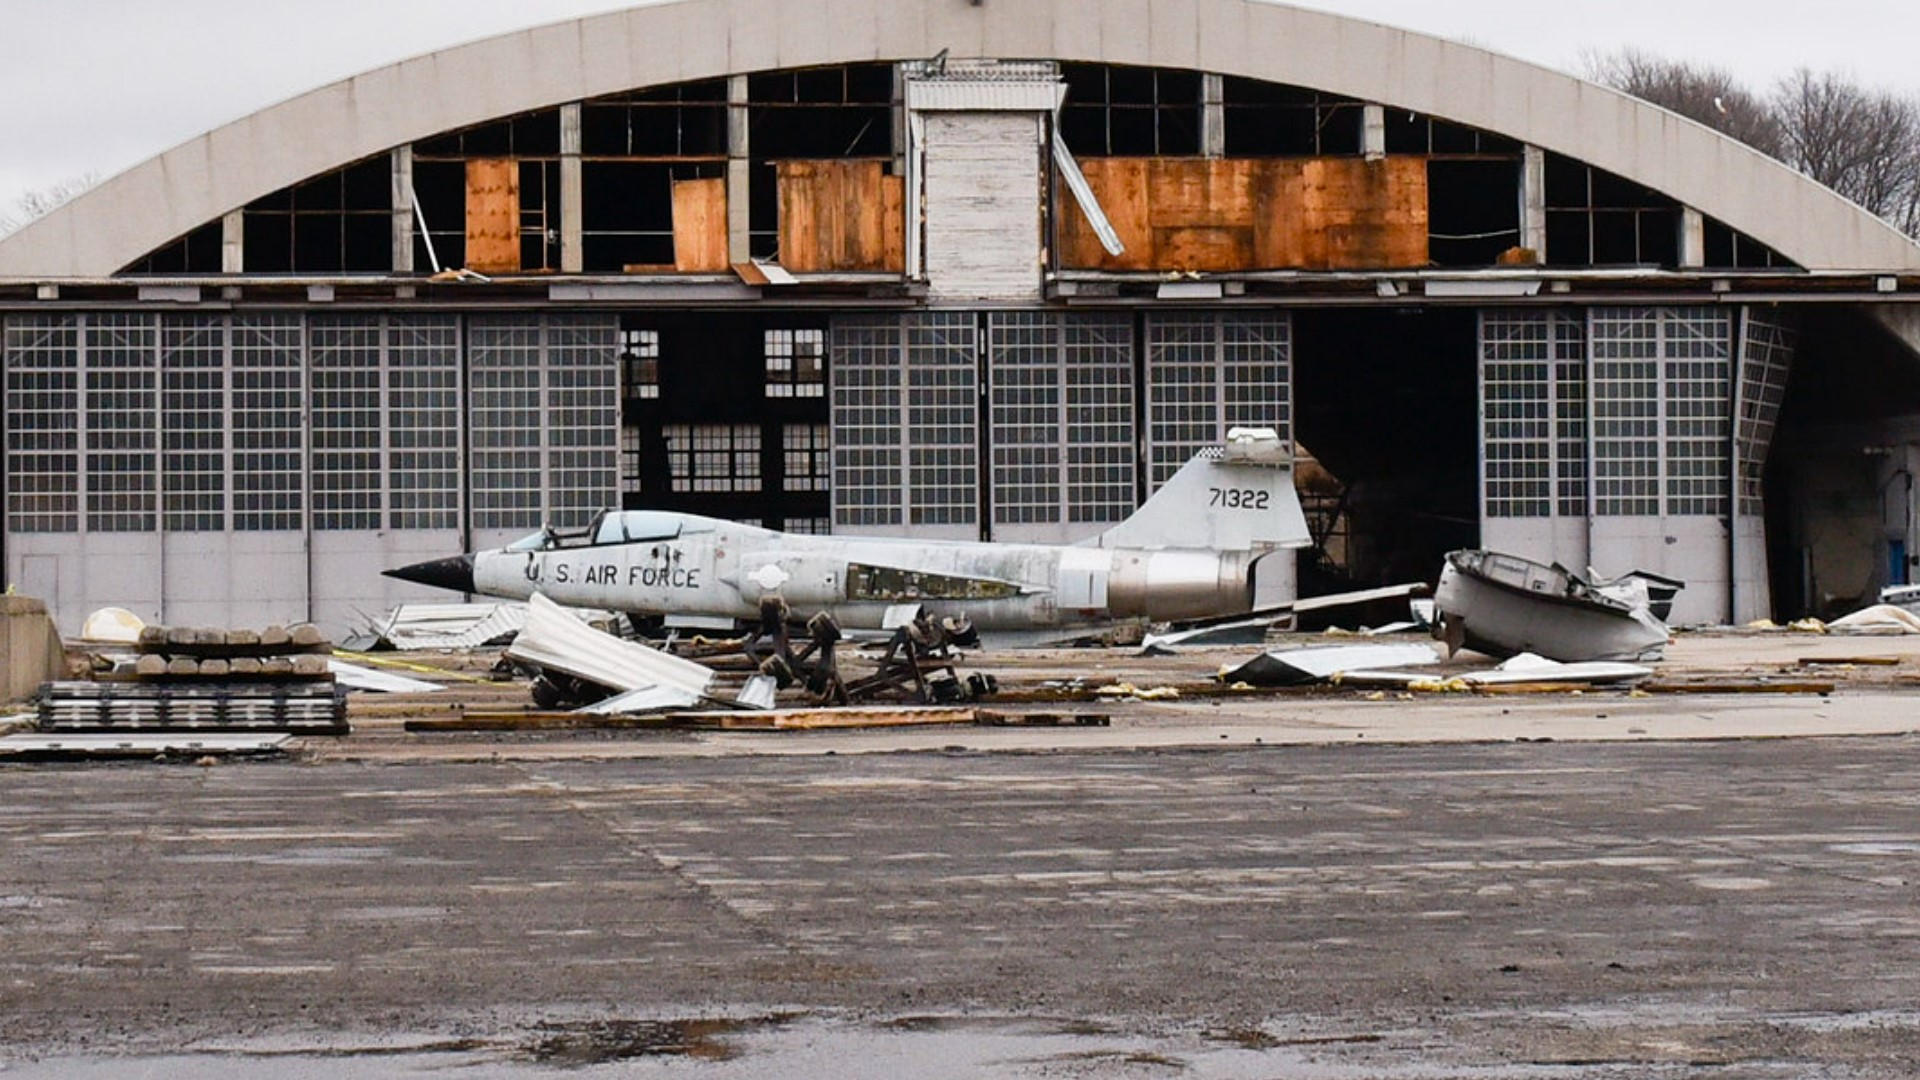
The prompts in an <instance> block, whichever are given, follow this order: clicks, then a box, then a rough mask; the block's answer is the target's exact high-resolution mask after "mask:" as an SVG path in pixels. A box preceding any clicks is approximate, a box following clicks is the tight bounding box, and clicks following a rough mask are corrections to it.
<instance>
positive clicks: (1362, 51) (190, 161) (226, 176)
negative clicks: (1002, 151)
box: [0, 0, 1920, 280]
mask: <svg viewBox="0 0 1920 1080" xmlns="http://www.w3.org/2000/svg"><path fill="white" fill-rule="evenodd" d="M941 49H950V50H951V51H952V55H954V56H957V57H972V56H982V57H997V58H1003V59H1017V58H1044V59H1059V60H1074V61H1090V62H1105V63H1116V64H1139V65H1152V66H1163V67H1176V68H1191V69H1197V70H1203V71H1212V72H1219V73H1222V74H1228V75H1239V76H1245V77H1248V78H1253V79H1262V80H1267V81H1270V82H1276V83H1286V84H1292V85H1296V86H1304V87H1312V88H1315V89H1320V90H1325V91H1329V92H1332V93H1337V94H1342V95H1346V96H1349V97H1353V98H1359V99H1361V100H1365V101H1376V102H1381V103H1384V104H1386V105H1388V106H1393V107H1398V108H1404V109H1410V110H1413V111H1416V112H1421V113H1427V114H1430V115H1433V116H1438V117H1443V118H1445V119H1448V120H1453V121H1456V122H1459V123H1462V124H1468V125H1471V126H1474V127H1478V128H1482V129H1485V130H1488V131H1493V132H1498V133H1501V134H1504V135H1507V136H1509V137H1512V138H1515V139H1519V140H1521V141H1523V142H1526V143H1530V144H1532V145H1535V146H1540V147H1544V148H1546V149H1549V150H1553V151H1556V152H1558V153H1561V154H1565V155H1567V156H1569V157H1572V158H1575V159H1578V160H1581V161H1585V162H1587V163H1589V164H1592V165H1595V166H1598V167H1599V168H1602V169H1606V170H1608V171H1609V172H1614V173H1618V174H1620V175H1622V176H1626V177H1630V178H1632V179H1634V180H1637V181H1639V182H1641V183H1643V184H1646V185H1647V186H1649V187H1652V188H1654V189H1656V190H1658V191H1661V192H1664V193H1666V194H1667V195H1669V196H1671V197H1672V198H1675V199H1678V200H1679V201H1680V202H1682V203H1685V204H1687V205H1690V206H1693V207H1696V208H1698V209H1700V210H1702V211H1703V212H1705V213H1707V214H1709V215H1711V216H1713V217H1715V218H1718V219H1720V220H1721V221H1723V222H1726V223H1727V224H1728V225H1730V226H1732V227H1733V228H1734V229H1737V230H1739V231H1740V232H1743V233H1746V234H1747V235H1749V236H1752V237H1754V238H1755V239H1758V240H1760V241H1761V242H1763V243H1765V244H1767V245H1769V246H1771V247H1773V248H1774V249H1775V250H1777V251H1779V252H1780V253H1781V254H1783V255H1785V256H1786V257H1787V258H1788V259H1791V260H1792V261H1794V262H1796V263H1798V264H1800V265H1801V266H1804V267H1806V268H1808V269H1810V270H1856V271H1893V270H1920V246H1917V245H1916V244H1914V243H1913V242H1912V241H1910V240H1908V239H1907V238H1906V237H1905V236H1903V235H1901V234H1900V233H1899V232H1898V231H1897V230H1895V229H1893V228H1892V227H1890V226H1888V225H1886V224H1885V223H1884V222H1882V221H1880V220H1879V219H1878V218H1876V217H1874V216H1873V215H1871V214H1869V213H1867V212H1866V211H1864V210H1861V209H1860V208H1859V207H1857V206H1855V205H1853V204H1852V203H1849V202H1848V201H1846V200H1845V199H1843V198H1841V197H1840V196H1839V195H1836V194H1834V193H1833V192H1832V191H1830V190H1828V189H1826V188H1824V187H1821V186H1820V185H1818V184H1815V183H1813V182H1811V181H1809V180H1807V179H1806V178H1804V177H1802V176H1801V175H1799V174H1798V173H1796V172H1794V171H1792V170H1790V169H1788V168H1786V167H1785V166H1783V165H1781V164H1779V163H1778V162H1776V161H1773V160H1772V159H1770V158H1768V157H1766V156H1765V155H1763V154H1760V153H1758V152H1756V151H1754V150H1752V149H1750V148H1748V147H1746V146H1744V145H1743V144H1741V143H1738V142H1736V141H1734V140H1732V139H1728V138H1725V137H1723V136H1721V135H1719V134H1717V133H1715V132H1713V131H1711V130H1710V129H1708V128H1706V127H1704V126H1702V125H1700V124H1696V123H1694V122H1692V121H1690V120H1687V119H1684V118H1682V117H1680V116H1677V115H1675V114H1673V113H1670V112H1667V111H1665V110H1662V109H1658V108H1654V107H1652V106H1649V105H1646V104H1644V103H1642V102H1639V101H1636V100H1634V99H1632V98H1629V97H1627V96H1625V95H1622V94H1619V93H1617V92H1615V91H1613V90H1609V89H1606V88H1605V87H1601V86H1597V85H1595V84H1592V83H1587V82H1582V81H1580V80H1578V79H1574V78H1571V77H1568V76H1566V75H1562V74H1559V73H1557V72H1553V71H1549V70H1547V69H1545V68H1542V67H1538V66H1535V65H1533V64H1528V63H1525V62H1522V61H1519V60H1515V59H1513V58H1511V57H1506V56H1501V55H1498V54H1495V53H1491V52H1488V51H1486V50H1484V49H1479V48H1474V47H1472V46H1469V45H1461V44H1456V43H1453V42H1449V41H1444V40H1441V39H1439V38H1435V37H1430V36H1427V35H1424V34H1417V33H1413V32H1411V31H1406V30H1399V29H1395V28H1392V27H1387V26H1381V25H1378V24H1375V23H1369V22H1363V21H1359V20H1355V19H1349V18H1344V17H1341V16H1336V15H1329V14H1324V13H1321V12H1315V11H1306V10H1303V9H1299V8H1293V7H1288V6H1284V5H1281V4H1276V3H1269V2H1266V0H984V2H982V0H676V2H671V3H662V4H655V5H651V6H646V7H637V8H632V9H629V10H626V11H620V12H615V13H612V14H607V15H598V16H592V17H589V18H583V19H577V20H573V21H570V22H562V23H556V24H553V25H551V26H544V27H539V28H536V29H532V30H525V31H520V32H517V33H512V34H507V35H504V36H501V37H496V38H490V39H488V40H485V41H480V42H476V43H473V44H470V45H463V46H460V47H457V48H451V49H446V50H443V51H441V52H435V53H429V54H427V55H425V56H420V57H416V58H414V59H412V60H406V61H402V62H401V63H398V64H394V65H391V66H389V67H384V68H379V69H377V70H374V71H370V72H367V73H365V74H363V75H356V76H354V77H353V78H350V79H346V80H344V81H342V82H337V83H334V84H332V85H330V86H326V87H322V88H321V89H318V90H315V91H312V92H311V93H307V94H304V95H302V96H300V97H296V98H293V99H291V100H288V101H285V102H282V103H281V104H278V105H274V106H272V107H270V108H267V109H263V110H261V111H260V112H257V113H254V114H253V115H251V116H248V117H245V118H243V119H241V120H237V121H235V122H233V123H231V124H228V125H226V126H225V127H221V128H218V129H216V130H214V131H212V132H209V133H208V134H206V135H203V136H200V137H199V138H197V139H193V140H192V141H189V142H187V143H184V144H182V145H180V146H177V147H175V148H173V149H172V150H169V151H167V152H166V153H163V154H161V155H160V156H158V157H156V158H153V159H151V160H149V161H147V162H145V163H143V164H140V165H137V166H135V167H133V168H131V169H129V170H127V171H126V172H124V173H121V174H119V175H118V176H115V177H113V178H112V179H111V180H108V181H107V182H106V183H104V184H102V185H100V186H99V187H97V188H95V189H94V190H92V191H89V192H87V193H86V194H85V195H83V196H81V197H80V198H78V199H75V200H74V201H73V202H71V203H69V204H68V205H67V206H65V207H62V208H61V209H59V210H56V211H54V212H53V213H51V214H48V215H47V216H46V217H44V218H42V219H40V220H38V221H35V222H33V223H32V224H30V225H28V226H27V227H26V228H24V229H22V230H20V231H19V232H17V233H15V234H14V235H12V236H11V237H8V238H7V239H5V240H0V277H13V278H29V279H40V280H44V279H50V278H61V277H101V276H106V275H110V274H113V273H115V272H117V271H118V270H120V269H121V268H122V267H124V266H126V265H127V264H129V263H131V262H132V261H133V260H135V259H137V258H139V257H141V256H142V255H145V254H146V253H147V252H149V251H151V250H153V249H155V248H157V247H159V246H160V245H162V244H164V243H166V242H167V241H169V240H171V239H173V238H174V237H176V236H180V235H182V234H184V233H186V232H188V231H189V230H192V229H194V228H197V227H199V226H201V225H203V224H206V223H208V222H210V221H212V220H214V219H216V218H218V217H220V216H221V215H222V214H225V213H227V212H228V211H230V210H233V209H235V208H236V207H240V206H244V205H246V204H247V203H248V202H251V201H252V200H254V199H256V198H258V197H260V196H262V195H265V194H268V193H271V192H273V191H276V190H279V189H280V188H283V187H286V186H287V185H289V184H293V183H296V182H298V181H300V180H304V179H306V178H308V177H311V176H315V175H318V174H321V173H324V172H327V171H329V170H331V169H334V168H337V167H339V166H340V165H343V164H345V163H347V162H350V161H354V160H357V159H359V158H362V157H366V156H368V155H370V154H376V153H381V152H383V151H386V150H389V149H391V148H392V147H395V146H400V145H403V144H406V143H410V142H414V141H417V140H420V139H424V138H427V137H429V136H432V135H435V134H438V133H440V132H444V131H447V130H450V129H454V128H460V127H465V126H468V125H471V124H477V123H482V122H485V121H487V120H491V119H495V118H497V117H501V116H505V115H509V114H513V113H518V112H524V111H527V110H530V109H537V108H546V107H551V106H554V105H558V104H562V103H565V102H569V101H579V100H582V99H585V98H593V97H599V96H601V95H605V94H613V93H619V92H621V91H626V90H631V89H634V88H636V87H643V86H652V85H657V84H664V83H675V82H682V81H687V80H693V79H710V78H716V77H721V76H726V75H731V74H739V73H745V72H752V71H763V70H770V69H779V68H793V67H805V66H809V65H817V64H842V63H857V62H864V61H891V60H898V59H908V58H915V57H926V56H931V55H933V54H934V53H936V52H939V51H940V50H941Z"/></svg>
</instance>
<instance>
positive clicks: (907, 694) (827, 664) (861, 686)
mask: <svg viewBox="0 0 1920 1080" xmlns="http://www.w3.org/2000/svg"><path fill="white" fill-rule="evenodd" d="M788 614H789V613H788V609H787V605H786V603H785V601H783V600H781V599H780V598H779V597H767V598H765V599H763V600H762V601H761V602H760V629H759V632H758V633H757V634H755V635H754V637H753V638H752V639H750V640H749V641H748V642H747V644H746V647H745V652H746V654H747V656H749V657H752V658H755V659H756V660H757V662H758V664H759V670H760V671H761V673H763V674H766V675H771V676H772V677H773V678H774V679H775V680H776V681H777V683H778V685H779V686H780V687H781V688H782V689H784V688H786V687H788V686H792V685H795V684H799V685H801V686H803V687H805V689H806V691H807V693H808V695H809V696H811V697H812V698H813V700H814V701H815V702H816V703H819V704H828V705H847V704H862V703H866V702H872V701H883V700H894V701H910V702H916V703H919V704H922V705H951V704H957V703H959V702H963V701H977V700H979V699H981V698H986V697H991V696H992V695H993V694H994V693H995V692H996V691H998V689H999V682H998V680H996V679H995V678H994V677H993V676H992V675H984V674H980V673H977V672H976V673H974V674H971V675H968V676H966V678H964V679H962V678H961V677H960V675H959V673H958V672H956V671H955V670H954V661H956V660H957V659H959V651H958V649H959V646H961V645H968V644H977V643H978V642H979V640H980V639H979V635H977V634H976V633H975V632H974V630H973V626H972V624H971V623H969V622H968V621H967V620H966V619H964V618H960V619H953V618H947V619H935V618H934V617H933V616H932V615H931V614H929V613H928V612H926V611H924V610H921V608H920V607H919V605H903V606H901V607H900V608H899V618H898V620H897V621H898V623H899V625H897V626H895V627H894V629H893V631H892V633H891V635H890V636H889V637H888V638H887V641H886V646H885V651H884V652H883V653H882V654H881V656H880V662H879V667H878V669H877V670H876V671H875V672H874V673H873V674H872V675H869V676H867V677H866V678H863V679H856V680H853V681H852V682H848V681H846V680H845V679H844V678H843V677H842V675H841V672H840V667H839V660H838V656H837V651H838V648H839V645H840V642H841V640H842V637H843V635H842V633H841V630H840V624H839V623H837V622H835V621H834V619H833V617H832V616H831V615H828V614H827V613H825V612H821V613H820V614H817V615H815V616H814V617H813V618H811V619H809V620H808V621H807V643H806V644H805V645H803V646H801V647H800V648H799V649H798V650H796V649H795V648H794V647H793V641H792V638H791V637H790V635H789V633H788V621H789V620H788Z"/></svg>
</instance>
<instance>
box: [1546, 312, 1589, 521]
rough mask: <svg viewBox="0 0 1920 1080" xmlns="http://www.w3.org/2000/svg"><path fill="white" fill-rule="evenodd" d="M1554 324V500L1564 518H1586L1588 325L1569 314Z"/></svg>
mask: <svg viewBox="0 0 1920 1080" xmlns="http://www.w3.org/2000/svg"><path fill="white" fill-rule="evenodd" d="M1549 318H1550V320H1551V321H1552V323H1553V413H1554V416H1553V445H1554V455H1553V456H1554V461H1553V467H1554V497H1555V500H1556V501H1557V504H1558V509H1559V512H1560V516H1561V517H1585V516H1586V515H1587V497H1588V486H1587V479H1588V477H1587V473H1588V468H1587V424H1588V419H1587V416H1588V414H1587V408H1588V406H1587V326H1586V322H1585V320H1582V319H1576V318H1573V317H1572V316H1569V315H1562V314H1557V313H1556V314H1554V315H1551V316H1549Z"/></svg>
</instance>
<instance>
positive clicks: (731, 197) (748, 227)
mask: <svg viewBox="0 0 1920 1080" xmlns="http://www.w3.org/2000/svg"><path fill="white" fill-rule="evenodd" d="M747 103H748V98H747V77H746V76H745V75H735V76H733V77H732V78H730V79H728V80H727V260H728V261H729V262H736V263H742V262H747V261H749V260H751V259H752V258H753V237H752V223H753V213H752V210H753V203H752V201H751V197H752V190H753V159H752V158H751V157H750V156H749V155H750V154H751V153H752V150H753V146H752V140H751V139H750V138H749V135H748V124H747V121H748V110H747Z"/></svg>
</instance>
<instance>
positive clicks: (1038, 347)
mask: <svg viewBox="0 0 1920 1080" xmlns="http://www.w3.org/2000/svg"><path fill="white" fill-rule="evenodd" d="M987 327H988V335H989V342H988V350H987V351H988V357H989V360H988V363H989V366H990V371H991V378H990V380H989V381H990V383H991V386H992V390H991V394H990V400H991V408H992V422H993V439H992V442H993V484H994V522H995V524H1002V525H1005V524H1029V523H1057V522H1061V521H1068V522H1075V523H1081V522H1087V523H1104V522H1115V521H1120V520H1122V519H1124V518H1125V517H1126V516H1127V514H1129V513H1131V512H1132V510H1133V508H1134V505H1135V495H1134V491H1135V489H1134V479H1135V470H1134V449H1133V447H1134V423H1133V400H1134V399H1133V322H1132V319H1131V318H1129V317H1127V316H1124V315H1103V314H1066V315H1063V314H1054V313H1049V312H1005V313H996V314H993V315H990V316H989V317H988V321H987Z"/></svg>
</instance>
